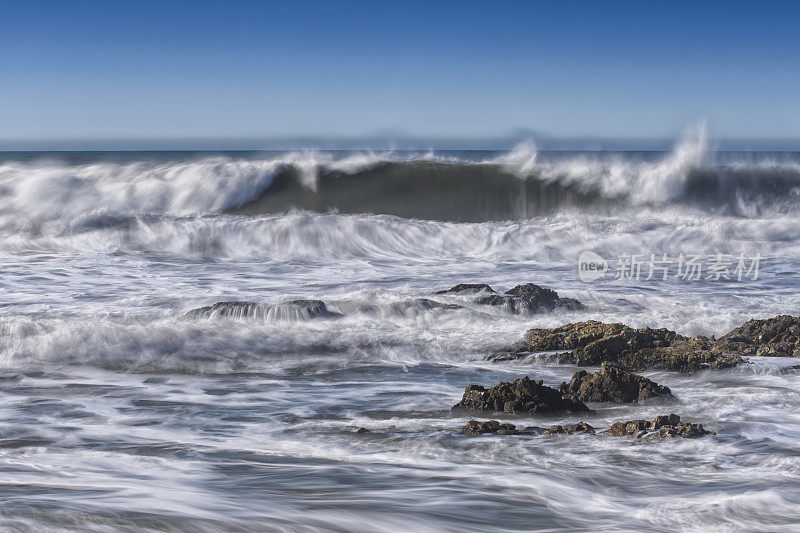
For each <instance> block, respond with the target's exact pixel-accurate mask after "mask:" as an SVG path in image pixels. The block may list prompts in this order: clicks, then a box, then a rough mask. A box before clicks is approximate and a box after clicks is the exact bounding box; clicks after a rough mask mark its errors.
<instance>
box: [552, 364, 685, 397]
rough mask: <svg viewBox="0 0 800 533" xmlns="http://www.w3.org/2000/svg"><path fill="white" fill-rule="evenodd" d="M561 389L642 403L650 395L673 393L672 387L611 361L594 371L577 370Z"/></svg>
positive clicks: (566, 392)
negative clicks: (591, 372)
mask: <svg viewBox="0 0 800 533" xmlns="http://www.w3.org/2000/svg"><path fill="white" fill-rule="evenodd" d="M558 390H560V391H561V392H562V394H564V395H565V396H569V397H571V398H573V399H575V400H579V401H581V402H614V403H632V402H639V403H642V402H644V401H645V400H646V399H647V398H652V397H655V396H671V395H672V392H671V391H670V389H669V387H665V386H663V385H659V384H658V383H655V382H654V381H651V380H649V379H647V378H646V377H644V376H639V375H637V374H632V373H630V372H628V371H626V370H623V369H622V368H620V367H618V366H615V365H613V364H611V363H608V362H605V363H603V364H602V366H601V367H600V371H599V372H595V373H594V374H590V373H588V372H587V371H585V370H581V371H579V372H576V373H575V374H574V375H573V376H572V379H571V380H570V381H569V383H562V384H561V386H559V387H558Z"/></svg>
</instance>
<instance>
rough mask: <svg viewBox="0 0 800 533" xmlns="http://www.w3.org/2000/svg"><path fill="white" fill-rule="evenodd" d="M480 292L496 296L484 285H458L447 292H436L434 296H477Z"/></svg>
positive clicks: (492, 290)
mask: <svg viewBox="0 0 800 533" xmlns="http://www.w3.org/2000/svg"><path fill="white" fill-rule="evenodd" d="M481 292H491V293H493V294H497V293H496V292H495V290H494V289H493V288H491V287H490V286H489V285H487V284H485V283H459V284H458V285H456V286H455V287H451V288H449V289H447V290H444V291H437V292H436V294H477V293H481Z"/></svg>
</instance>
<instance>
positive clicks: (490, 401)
mask: <svg viewBox="0 0 800 533" xmlns="http://www.w3.org/2000/svg"><path fill="white" fill-rule="evenodd" d="M453 409H454V410H465V411H502V412H505V413H563V412H576V413H577V412H591V410H590V409H589V408H588V407H586V404H584V403H583V402H581V401H577V400H574V399H572V398H568V397H566V398H565V397H564V395H563V394H562V393H561V392H560V391H558V390H556V389H554V388H551V387H547V386H545V385H543V384H542V381H541V380H539V381H533V380H532V379H530V378H529V377H527V376H525V377H524V378H522V379H517V380H515V381H514V382H512V383H509V382H506V381H503V382H500V383H498V384H497V385H495V386H494V387H491V388H489V389H487V388H485V387H483V386H481V385H468V386H467V388H466V390H465V391H464V396H463V398H462V399H461V401H460V402H458V403H457V404H456V405H454V406H453Z"/></svg>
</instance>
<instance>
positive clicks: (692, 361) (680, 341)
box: [493, 320, 743, 373]
mask: <svg viewBox="0 0 800 533" xmlns="http://www.w3.org/2000/svg"><path fill="white" fill-rule="evenodd" d="M712 347H713V343H712V342H711V341H710V339H707V338H706V337H695V338H689V337H684V336H682V335H678V334H677V333H675V332H674V331H670V330H668V329H664V328H660V329H652V328H640V329H634V328H631V327H629V326H626V325H624V324H606V323H603V322H598V321H596V320H589V321H587V322H578V323H575V324H567V325H565V326H561V327H559V328H554V329H530V330H528V331H527V332H526V334H525V337H524V339H523V341H522V342H521V343H520V344H519V345H517V346H515V347H514V348H512V349H511V350H509V351H507V352H505V353H504V354H500V355H495V356H493V358H494V359H497V358H508V357H509V354H510V353H516V354H520V353H526V352H542V351H558V350H570V352H568V353H565V354H563V355H562V356H561V357H560V360H561V361H562V362H565V363H572V364H575V365H578V366H592V365H598V364H601V363H602V362H604V361H609V362H613V363H616V364H617V365H618V366H619V367H621V368H624V369H626V370H629V371H637V370H646V369H650V368H662V369H666V370H677V371H680V372H684V373H690V372H695V371H697V370H700V369H703V368H728V367H731V366H736V365H737V364H739V363H741V362H742V361H743V360H742V358H741V357H739V356H738V355H735V354H721V353H717V352H714V351H712ZM518 356H519V355H518Z"/></svg>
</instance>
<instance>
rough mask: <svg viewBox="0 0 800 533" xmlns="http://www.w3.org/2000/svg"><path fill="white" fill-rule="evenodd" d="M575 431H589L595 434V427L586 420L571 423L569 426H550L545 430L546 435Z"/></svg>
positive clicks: (569, 433) (567, 433)
mask: <svg viewBox="0 0 800 533" xmlns="http://www.w3.org/2000/svg"><path fill="white" fill-rule="evenodd" d="M573 433H589V434H591V435H594V428H593V427H592V426H590V425H589V424H587V423H586V422H578V423H577V424H569V425H567V426H557V425H556V426H550V429H546V430H545V431H544V434H545V435H572V434H573Z"/></svg>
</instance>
